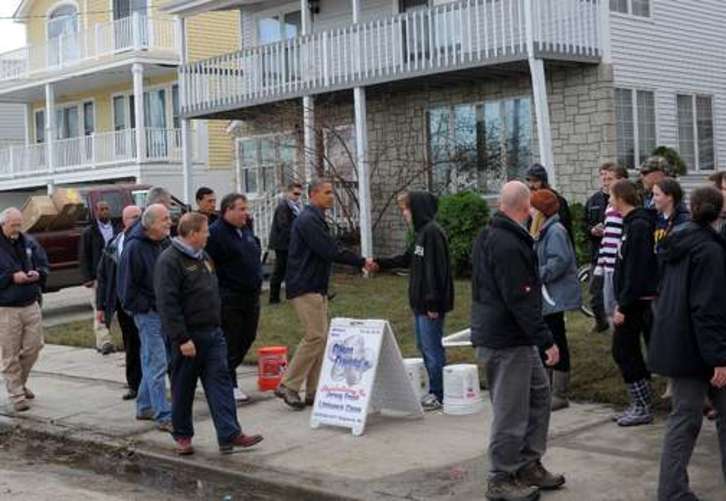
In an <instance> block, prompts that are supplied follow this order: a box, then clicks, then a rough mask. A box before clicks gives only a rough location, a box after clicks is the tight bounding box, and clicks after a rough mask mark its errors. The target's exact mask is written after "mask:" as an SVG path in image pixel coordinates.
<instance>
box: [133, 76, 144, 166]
mask: <svg viewBox="0 0 726 501" xmlns="http://www.w3.org/2000/svg"><path fill="white" fill-rule="evenodd" d="M131 72H132V74H133V82H134V118H135V120H136V124H135V125H136V162H137V163H138V164H139V166H140V164H141V163H142V162H143V161H144V158H145V155H146V146H145V143H146V141H145V139H146V136H145V129H146V127H145V120H144V119H145V117H144V67H143V65H142V64H141V63H134V64H133V66H132V67H131Z"/></svg>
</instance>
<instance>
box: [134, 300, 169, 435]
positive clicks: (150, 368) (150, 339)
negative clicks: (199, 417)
mask: <svg viewBox="0 0 726 501" xmlns="http://www.w3.org/2000/svg"><path fill="white" fill-rule="evenodd" d="M134 323H135V324H136V327H137V328H138V329H139V339H140V340H141V384H140V385H139V394H138V396H137V397H136V415H137V416H141V415H143V414H146V413H148V412H149V411H153V412H154V421H156V422H157V423H162V422H166V421H170V420H171V406H170V405H169V402H168V401H167V399H166V371H167V369H168V362H167V361H168V360H169V359H168V350H169V346H168V341H167V339H166V336H164V335H163V334H162V332H161V319H160V318H159V315H158V314H157V313H154V312H150V313H137V314H135V315H134Z"/></svg>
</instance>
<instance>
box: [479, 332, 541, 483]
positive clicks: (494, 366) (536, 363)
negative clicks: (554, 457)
mask: <svg viewBox="0 0 726 501" xmlns="http://www.w3.org/2000/svg"><path fill="white" fill-rule="evenodd" d="M478 355H479V358H480V359H481V360H482V361H483V362H484V366H485V367H486V374H487V384H488V385H489V398H490V399H491V402H492V414H493V417H492V425H491V432H490V439H489V465H490V466H489V478H490V479H498V478H510V477H511V476H512V475H514V474H515V473H516V472H518V471H519V470H520V469H521V468H522V467H524V466H527V465H528V464H530V463H533V462H535V461H539V460H540V459H541V458H542V456H544V453H545V451H546V450H547V432H548V430H549V426H550V405H551V400H550V385H549V381H548V380H547V373H546V372H545V369H544V366H543V365H542V360H541V359H540V356H539V352H538V350H537V348H536V347H534V346H516V347H514V348H505V349H501V350H494V349H490V348H484V347H482V348H479V353H478Z"/></svg>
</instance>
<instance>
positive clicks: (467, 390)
mask: <svg viewBox="0 0 726 501" xmlns="http://www.w3.org/2000/svg"><path fill="white" fill-rule="evenodd" d="M483 410H484V399H482V396H481V392H480V391H479V369H478V367H477V366H476V365H474V364H459V365H447V366H446V367H444V413H446V414H451V415H454V416H464V415H467V414H476V413H477V412H481V411H483Z"/></svg>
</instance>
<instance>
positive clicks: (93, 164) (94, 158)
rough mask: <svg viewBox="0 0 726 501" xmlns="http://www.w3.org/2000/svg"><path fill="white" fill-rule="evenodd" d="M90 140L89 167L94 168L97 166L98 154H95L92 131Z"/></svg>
mask: <svg viewBox="0 0 726 501" xmlns="http://www.w3.org/2000/svg"><path fill="white" fill-rule="evenodd" d="M90 141H91V168H92V169H95V168H96V167H97V166H98V155H97V154H96V133H95V132H92V133H91V135H90Z"/></svg>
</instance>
